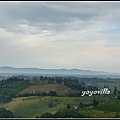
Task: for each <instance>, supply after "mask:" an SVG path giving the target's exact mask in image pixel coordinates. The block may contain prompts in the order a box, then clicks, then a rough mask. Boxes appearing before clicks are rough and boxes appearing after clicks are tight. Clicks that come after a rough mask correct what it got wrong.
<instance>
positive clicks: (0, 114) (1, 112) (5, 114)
mask: <svg viewBox="0 0 120 120" xmlns="http://www.w3.org/2000/svg"><path fill="white" fill-rule="evenodd" d="M13 117H14V116H13V113H12V112H11V111H10V110H6V109H5V108H0V118H13Z"/></svg>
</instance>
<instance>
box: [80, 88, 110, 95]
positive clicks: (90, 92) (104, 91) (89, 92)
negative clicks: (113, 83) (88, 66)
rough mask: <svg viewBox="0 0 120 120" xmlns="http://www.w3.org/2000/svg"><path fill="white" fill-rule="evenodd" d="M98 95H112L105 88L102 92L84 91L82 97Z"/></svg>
mask: <svg viewBox="0 0 120 120" xmlns="http://www.w3.org/2000/svg"><path fill="white" fill-rule="evenodd" d="M96 94H110V90H108V88H103V89H101V90H98V91H97V90H95V91H89V90H87V91H82V94H81V96H84V95H88V96H92V95H96Z"/></svg>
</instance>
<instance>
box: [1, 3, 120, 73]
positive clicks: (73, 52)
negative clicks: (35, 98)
mask: <svg viewBox="0 0 120 120" xmlns="http://www.w3.org/2000/svg"><path fill="white" fill-rule="evenodd" d="M0 15H1V19H0V55H1V57H0V66H11V67H16V68H41V69H63V68H65V69H82V70H92V71H105V72H116V73H120V67H119V64H120V56H119V53H120V35H119V32H120V27H119V26H120V22H119V21H120V2H34V1H33V2H0Z"/></svg>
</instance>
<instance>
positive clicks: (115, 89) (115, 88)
mask: <svg viewBox="0 0 120 120" xmlns="http://www.w3.org/2000/svg"><path fill="white" fill-rule="evenodd" d="M116 93H117V87H116V86H115V87H114V92H113V94H114V95H116Z"/></svg>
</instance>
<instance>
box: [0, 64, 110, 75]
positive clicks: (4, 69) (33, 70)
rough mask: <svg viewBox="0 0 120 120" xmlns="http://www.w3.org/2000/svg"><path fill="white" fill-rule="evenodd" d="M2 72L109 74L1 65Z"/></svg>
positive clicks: (0, 70) (104, 73) (105, 73)
mask: <svg viewBox="0 0 120 120" xmlns="http://www.w3.org/2000/svg"><path fill="white" fill-rule="evenodd" d="M0 73H9V74H63V75H64V74H65V75H67V74H68V75H109V74H110V73H108V72H104V71H91V70H80V69H39V68H14V67H9V66H3V67H0Z"/></svg>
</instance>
